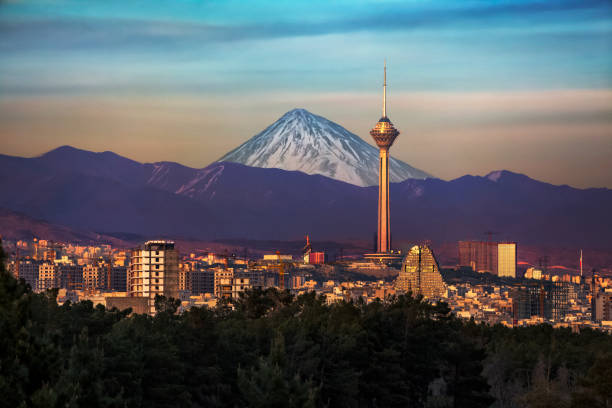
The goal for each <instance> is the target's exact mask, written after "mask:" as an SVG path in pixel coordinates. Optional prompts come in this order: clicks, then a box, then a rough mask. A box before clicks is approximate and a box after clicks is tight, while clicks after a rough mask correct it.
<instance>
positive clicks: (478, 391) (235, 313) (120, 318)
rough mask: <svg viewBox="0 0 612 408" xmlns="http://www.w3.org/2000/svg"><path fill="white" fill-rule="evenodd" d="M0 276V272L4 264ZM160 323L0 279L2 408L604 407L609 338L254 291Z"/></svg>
mask: <svg viewBox="0 0 612 408" xmlns="http://www.w3.org/2000/svg"><path fill="white" fill-rule="evenodd" d="M0 265H3V264H2V263H1V262H0ZM177 306H178V304H177V302H176V301H173V300H167V299H158V302H157V307H158V310H159V312H158V314H157V315H156V316H155V317H149V316H145V315H132V316H129V313H128V312H126V311H123V312H121V311H117V310H105V308H104V307H101V306H97V307H95V308H94V307H93V306H92V303H91V302H80V303H76V304H65V305H63V306H58V305H57V303H56V301H55V294H54V293H53V292H48V293H45V294H36V293H33V292H32V291H31V290H30V289H29V288H28V287H27V285H26V284H24V283H23V282H18V281H16V280H15V279H14V278H13V277H12V276H10V275H9V274H8V273H7V272H6V271H5V270H4V268H3V267H2V271H0V334H1V336H0V405H1V406H7V407H190V406H196V407H319V406H320V407H394V406H402V407H406V406H409V407H421V406H425V407H488V406H495V407H564V406H567V407H609V406H610V405H611V404H612V336H609V335H606V334H603V333H600V332H596V331H591V330H585V331H583V332H582V333H581V334H579V335H578V334H572V333H571V332H570V331H569V330H566V329H552V328H551V327H549V326H546V325H543V326H537V327H529V328H520V329H508V328H504V327H501V326H495V327H489V326H485V325H477V324H474V323H469V322H468V323H465V322H462V321H460V320H458V319H456V318H455V317H453V316H452V315H451V314H450V312H449V309H448V307H447V306H446V305H445V304H443V303H440V304H438V305H431V304H428V303H426V302H423V301H422V300H421V299H419V298H414V297H410V296H400V297H397V298H395V299H392V300H389V301H385V302H377V303H372V304H368V305H366V304H363V303H359V302H357V303H347V302H344V303H336V304H334V305H327V304H326V302H325V300H324V298H322V297H319V296H316V295H315V294H313V293H311V294H307V295H303V296H299V297H294V296H292V295H290V294H289V293H287V292H280V291H276V290H266V291H254V292H251V293H249V294H248V296H246V297H244V298H243V299H241V300H239V301H238V302H237V303H236V304H235V308H234V309H232V308H230V307H228V306H227V305H222V306H220V307H218V308H216V309H214V310H209V309H205V308H192V309H191V310H189V311H187V312H185V313H182V314H176V313H175V312H176V310H177Z"/></svg>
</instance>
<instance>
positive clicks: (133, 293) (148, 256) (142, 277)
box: [127, 241, 179, 314]
mask: <svg viewBox="0 0 612 408" xmlns="http://www.w3.org/2000/svg"><path fill="white" fill-rule="evenodd" d="M127 290H128V296H130V297H143V298H147V299H148V305H149V313H151V314H154V313H155V296H157V295H160V296H165V297H167V298H175V299H177V298H178V295H179V292H178V251H177V250H176V249H175V248H174V242H172V241H147V242H145V243H144V245H143V246H142V247H141V248H136V249H133V250H132V251H131V257H130V268H129V270H128V277H127Z"/></svg>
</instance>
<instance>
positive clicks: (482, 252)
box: [459, 241, 516, 275]
mask: <svg viewBox="0 0 612 408" xmlns="http://www.w3.org/2000/svg"><path fill="white" fill-rule="evenodd" d="M515 245H516V244H515ZM504 253H505V254H506V252H504ZM498 256H499V248H498V243H497V242H486V241H459V266H469V267H471V268H472V269H473V270H474V271H475V272H480V273H484V272H488V273H492V274H494V275H497V273H498V267H499V261H498ZM515 259H516V257H515ZM515 269H516V268H515ZM515 274H516V272H515Z"/></svg>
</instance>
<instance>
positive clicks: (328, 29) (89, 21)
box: [0, 0, 612, 51]
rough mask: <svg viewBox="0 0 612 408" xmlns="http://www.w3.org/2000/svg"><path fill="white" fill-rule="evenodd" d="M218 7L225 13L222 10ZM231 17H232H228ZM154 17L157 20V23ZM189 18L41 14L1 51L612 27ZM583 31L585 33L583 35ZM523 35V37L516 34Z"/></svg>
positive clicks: (508, 10) (394, 12)
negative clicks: (436, 31) (416, 32)
mask: <svg viewBox="0 0 612 408" xmlns="http://www.w3.org/2000/svg"><path fill="white" fill-rule="evenodd" d="M220 7H222V6H220ZM228 12H229V13H231V10H229V11H228ZM155 17H157V16H155ZM190 17H191V19H187V20H186V19H172V18H168V19H159V18H147V15H146V12H145V13H143V15H142V17H141V18H133V17H132V18H116V17H112V18H92V17H91V16H85V17H79V16H78V15H77V16H72V17H66V16H64V17H62V16H57V17H45V15H44V13H40V14H39V15H37V14H35V13H34V14H30V15H27V16H24V17H12V18H7V17H4V18H2V19H0V32H2V34H3V35H2V36H1V37H0V50H4V51H19V50H23V48H24V47H25V48H28V49H56V50H59V49H87V48H90V47H95V48H98V49H147V48H157V49H164V48H172V47H186V46H189V47H193V46H197V45H199V46H200V47H205V46H207V45H210V44H218V43H228V42H235V41H250V40H260V39H273V38H287V37H300V36H319V35H328V34H338V33H353V32H359V31H376V32H389V31H412V30H416V29H437V28H440V27H463V28H466V27H468V28H469V27H471V26H473V27H478V28H479V29H483V28H484V29H495V28H497V27H500V26H505V27H512V26H516V25H518V26H520V27H522V28H523V29H524V30H526V31H529V30H530V29H531V28H532V27H533V25H534V22H537V23H539V24H546V23H556V22H559V21H561V22H565V23H571V24H573V25H576V24H579V23H580V22H586V23H588V24H590V25H592V24H593V22H595V21H602V20H603V21H610V19H611V18H612V3H610V2H608V1H596V0H592V1H579V0H568V1H560V2H531V1H530V2H518V3H516V2H512V3H503V2H502V3H491V2H485V1H481V2H467V3H450V4H448V3H446V4H445V3H442V4H441V5H434V3H427V4H426V5H425V6H423V5H415V3H407V4H401V3H377V4H376V6H375V7H369V8H365V7H356V8H355V10H352V9H351V8H350V7H348V6H347V8H346V13H345V15H339V14H338V13H335V12H331V11H330V12H329V13H328V14H324V15H323V16H322V17H321V16H317V17H316V18H314V17H312V16H310V15H309V14H308V13H304V15H303V16H300V17H296V16H287V15H283V16H281V15H274V14H272V15H271V16H266V15H262V14H261V13H257V12H255V13H254V15H253V18H252V19H251V21H242V22H240V23H233V22H229V23H223V22H219V21H216V20H215V19H214V18H212V19H210V18H207V16H206V14H202V15H197V14H194V15H192V16H190ZM584 29H585V30H588V27H586V28H584ZM517 33H520V31H517Z"/></svg>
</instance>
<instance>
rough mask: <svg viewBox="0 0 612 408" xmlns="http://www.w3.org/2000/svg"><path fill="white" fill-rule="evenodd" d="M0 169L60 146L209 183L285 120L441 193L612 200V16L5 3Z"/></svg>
mask: <svg viewBox="0 0 612 408" xmlns="http://www.w3.org/2000/svg"><path fill="white" fill-rule="evenodd" d="M0 52H1V53H2V56H3V57H2V59H1V60H0V137H1V138H2V139H3V146H4V148H3V151H2V153H6V154H16V155H26V156H32V155H37V154H40V153H42V152H44V151H46V150H49V149H51V148H53V147H56V146H59V145H62V144H72V145H75V146H77V147H81V148H86V149H92V150H113V151H116V152H117V153H120V154H123V155H126V156H128V157H132V158H134V159H137V160H140V161H156V160H173V161H178V162H181V163H183V164H187V165H190V166H194V167H203V166H205V165H207V164H209V163H210V162H212V161H214V160H215V159H217V158H218V157H220V156H222V155H223V154H224V153H225V152H226V151H227V150H229V149H231V148H233V147H235V146H236V145H238V144H239V143H241V142H242V141H244V140H246V139H247V138H249V137H251V136H252V135H254V134H255V133H257V132H259V131H260V130H262V129H263V128H264V127H265V126H267V125H268V124H270V123H271V122H273V121H274V120H276V119H277V118H278V117H280V116H282V114H283V113H284V112H285V111H288V110H290V109H292V108H294V107H304V108H306V109H309V110H310V111H312V112H313V113H317V114H320V115H323V116H325V117H327V118H329V119H331V120H333V121H336V122H338V123H339V124H341V125H343V126H344V127H346V128H348V129H349V130H351V131H353V132H355V133H356V134H358V135H359V136H361V137H363V138H364V139H365V140H367V141H368V142H370V140H369V136H368V130H369V128H370V127H372V125H373V124H374V123H375V122H376V120H377V119H378V116H379V112H378V110H379V107H380V101H379V99H380V85H381V84H380V83H381V74H382V72H381V71H382V69H381V68H382V62H383V60H384V59H385V58H386V59H387V61H388V66H389V105H390V106H389V113H390V117H391V119H392V120H393V121H394V123H395V124H396V126H397V127H398V128H399V129H400V131H402V136H400V138H399V139H398V141H397V143H396V145H395V146H394V149H393V151H392V154H393V155H394V156H396V157H398V158H400V159H402V160H404V161H407V162H408V163H410V164H412V165H414V166H417V167H420V168H422V169H423V170H425V171H428V172H429V173H432V174H434V175H437V176H439V177H442V178H446V179H448V178H454V177H459V176H461V175H463V174H466V173H472V174H485V173H487V172H488V171H491V170H496V169H499V168H506V169H509V170H513V171H518V172H523V173H526V174H528V175H530V176H532V177H535V178H539V179H542V180H545V181H550V182H554V183H558V184H563V183H568V184H572V185H576V186H581V187H587V186H607V187H612V165H611V164H610V160H609V159H608V158H609V157H610V156H611V155H612V90H611V88H612V3H611V2H609V1H559V2H551V1H537V2H536V1H401V2H400V1H363V2H360V1H308V2H306V1H304V2H300V1H270V2H260V1H241V2H238V1H195V0H190V1H182V0H173V1H159V0H147V1H127V0H124V1H115V0H104V1H90V0H79V1H54V0H48V1H27V0H24V1H19V0H17V1H7V2H2V3H0Z"/></svg>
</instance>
